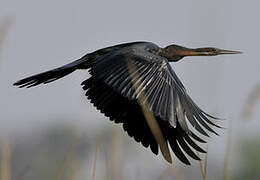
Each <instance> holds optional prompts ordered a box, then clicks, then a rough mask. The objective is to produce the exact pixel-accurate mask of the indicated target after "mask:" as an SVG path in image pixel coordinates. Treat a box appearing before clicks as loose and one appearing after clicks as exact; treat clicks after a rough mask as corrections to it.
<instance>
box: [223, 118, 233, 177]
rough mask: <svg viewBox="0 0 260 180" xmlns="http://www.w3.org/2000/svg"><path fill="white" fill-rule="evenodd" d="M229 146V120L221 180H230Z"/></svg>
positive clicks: (230, 122) (230, 141)
mask: <svg viewBox="0 0 260 180" xmlns="http://www.w3.org/2000/svg"><path fill="white" fill-rule="evenodd" d="M231 145H232V120H229V126H228V140H227V147H226V155H225V162H224V173H223V180H229V179H231V167H230V158H231Z"/></svg>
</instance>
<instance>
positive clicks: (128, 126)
mask: <svg viewBox="0 0 260 180" xmlns="http://www.w3.org/2000/svg"><path fill="white" fill-rule="evenodd" d="M203 49H204V50H203ZM234 53H239V52H237V51H227V50H220V49H216V48H198V49H189V48H185V47H181V46H177V45H171V46H168V47H166V48H160V47H158V46H157V45H155V44H153V43H149V42H133V43H126V44H120V45H116V46H112V47H108V48H104V49H100V50H97V51H95V52H93V53H90V54H87V55H85V56H84V57H82V58H80V59H79V60H76V61H74V62H72V63H70V64H67V65H64V66H62V67H60V68H57V69H54V70H51V71H47V72H44V73H41V74H37V75H34V76H31V77H28V78H25V79H22V80H20V81H17V82H16V83H14V85H15V86H19V87H33V86H36V85H39V84H46V83H50V82H52V81H55V80H57V79H59V78H62V77H64V76H66V75H68V74H70V73H72V72H73V71H75V70H77V69H89V73H90V74H91V77H90V78H89V79H87V80H85V81H83V82H82V86H83V89H84V90H85V91H86V96H87V97H88V99H90V102H91V103H92V104H93V105H94V106H95V107H96V108H97V109H99V110H100V111H101V113H103V114H104V115H105V116H107V117H109V119H110V120H112V121H114V122H115V123H123V128H124V130H125V131H127V133H128V135H129V136H130V137H133V138H134V139H135V140H136V141H137V142H141V143H142V145H143V146H144V147H148V146H149V147H150V149H151V151H152V152H153V153H154V154H158V152H159V150H158V142H157V141H156V138H155V137H154V134H153V133H152V131H151V129H150V127H149V126H148V124H147V122H146V119H145V116H144V113H143V111H142V106H148V109H149V110H150V111H151V113H152V114H153V116H154V117H155V119H156V122H157V123H158V125H159V127H160V129H161V132H162V135H163V137H164V139H165V141H166V143H169V145H170V147H171V149H172V150H173V152H174V154H175V155H176V156H177V157H178V158H179V159H180V160H181V161H182V162H183V163H185V164H190V162H189V160H188V159H187V157H186V156H185V154H184V152H185V153H186V154H187V155H189V156H190V157H192V158H193V159H196V160H199V157H198V156H197V155H196V153H194V151H193V150H192V148H193V149H194V150H196V151H199V152H205V151H204V150H203V149H201V148H200V147H199V146H198V145H197V144H196V143H195V142H194V140H196V141H199V142H202V143H204V142H205V141H204V140H202V139H201V138H199V137H198V136H197V135H195V134H194V133H193V132H192V131H191V130H190V128H189V125H188V124H191V125H192V126H193V127H194V129H196V130H197V131H198V132H199V133H201V134H202V135H205V136H209V135H208V133H207V132H206V130H208V131H210V132H212V133H215V134H217V133H216V132H215V131H214V130H213V129H212V126H215V127H220V126H218V125H216V124H215V123H213V122H212V121H211V120H210V119H211V118H214V117H213V116H211V115H209V114H207V113H205V112H204V111H202V110H201V109H200V108H199V107H198V106H197V105H196V104H195V103H194V102H193V101H192V99H191V98H190V97H189V95H188V94H187V92H186V90H185V88H184V86H183V84H182V83H181V81H180V80H179V78H178V77H177V75H176V74H175V72H174V71H173V69H172V68H171V66H170V64H169V61H178V60H180V59H182V58H183V57H185V56H195V55H207V56H213V55H218V54H234ZM130 67H132V69H129V68H130ZM141 96H143V98H141ZM205 129H206V130H205ZM169 161H170V160H169Z"/></svg>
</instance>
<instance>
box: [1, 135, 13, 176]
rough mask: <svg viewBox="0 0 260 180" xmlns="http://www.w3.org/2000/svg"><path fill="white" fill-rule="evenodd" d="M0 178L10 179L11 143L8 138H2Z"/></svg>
mask: <svg viewBox="0 0 260 180" xmlns="http://www.w3.org/2000/svg"><path fill="white" fill-rule="evenodd" d="M1 180H11V145H10V141H9V140H8V139H4V140H2V148H1Z"/></svg>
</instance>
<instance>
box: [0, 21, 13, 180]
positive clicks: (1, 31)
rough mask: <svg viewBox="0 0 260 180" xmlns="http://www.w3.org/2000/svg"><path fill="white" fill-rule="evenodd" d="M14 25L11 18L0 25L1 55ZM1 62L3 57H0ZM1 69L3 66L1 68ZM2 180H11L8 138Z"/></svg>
mask: <svg viewBox="0 0 260 180" xmlns="http://www.w3.org/2000/svg"><path fill="white" fill-rule="evenodd" d="M11 24H12V18H11V17H5V18H4V19H3V21H1V24H0V55H1V53H2V50H3V47H4V41H5V39H6V38H7V33H8V31H9V30H10V26H11ZM0 62H1V56H0ZM0 67H1V66H0ZM1 180H11V145H10V141H9V139H8V138H3V139H2V141H1Z"/></svg>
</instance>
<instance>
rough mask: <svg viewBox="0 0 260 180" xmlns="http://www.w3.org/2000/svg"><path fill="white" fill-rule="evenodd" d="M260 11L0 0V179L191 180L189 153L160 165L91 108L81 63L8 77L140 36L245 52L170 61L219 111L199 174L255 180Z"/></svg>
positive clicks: (259, 162) (247, 6)
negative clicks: (28, 83) (23, 85)
mask: <svg viewBox="0 0 260 180" xmlns="http://www.w3.org/2000/svg"><path fill="white" fill-rule="evenodd" d="M259 17H260V1H258V0H250V1H243V0H219V1H206V0H197V1H192V0H188V1H176V0H169V1H138V0H132V1H123V0H120V1H119V0H110V1H100V0H96V1H86V0H76V1H75V0H74V1H72V0H45V1H35V0H23V1H19V0H12V1H10V0H3V1H2V2H1V6H0V82H1V94H0V99H1V101H0V107H1V108H0V117H1V119H0V166H1V169H0V177H1V179H2V180H4V179H5V180H10V179H20V180H22V179H26V180H27V179H28V180H31V179H32V180H34V179H39V180H40V179H58V180H59V179H66V180H67V179H80V180H81V179H84V180H85V179H107V180H109V179H111V180H114V179H118V180H120V179H126V180H132V179H133V180H135V179H155V180H159V179H160V180H169V179H189V178H192V179H202V178H203V176H202V174H203V173H201V169H203V168H200V163H199V162H197V161H192V165H191V166H189V167H188V166H185V165H183V164H181V163H180V162H179V161H178V160H177V159H176V158H175V157H174V165H173V166H170V165H169V164H168V163H167V162H166V161H164V160H163V158H162V156H161V155H159V156H154V155H153V154H152V152H151V151H150V150H149V149H145V148H144V147H143V146H142V145H141V144H139V143H136V142H135V141H134V140H133V139H131V138H129V137H128V136H127V134H126V133H125V132H124V131H123V129H122V127H121V125H118V124H117V125H115V124H113V123H112V122H111V121H109V120H108V118H105V117H104V116H103V115H102V114H100V113H99V112H98V111H97V110H96V109H95V108H94V107H93V106H92V105H91V104H90V102H89V101H88V100H87V98H86V97H85V96H84V92H83V90H82V89H81V87H80V83H81V82H82V81H83V80H85V79H86V78H88V77H89V74H88V72H87V71H82V72H80V71H79V72H76V73H73V74H72V75H70V76H68V77H66V78H64V79H61V80H59V81H56V82H55V83H51V84H48V85H44V86H39V87H35V88H33V89H18V88H15V87H13V86H12V84H13V83H14V82H15V81H16V80H18V79H21V78H23V77H26V76H29V75H33V74H35V73H39V72H41V71H45V70H49V69H52V68H54V67H58V66H60V65H63V64H66V63H68V62H70V61H72V60H75V59H78V58H80V57H81V56H83V55H85V54H86V53H89V52H92V51H94V50H96V49H99V48H103V47H106V46H110V45H115V44H118V43H124V42H131V41H140V40H144V41H151V42H154V43H157V44H158V45H159V46H162V47H164V46H166V45H169V44H173V43H176V44H179V45H183V46H187V47H204V46H213V47H218V48H223V49H232V50H241V51H243V52H244V53H243V54H242V55H236V56H235V55H234V56H217V57H190V58H185V59H183V61H180V62H178V63H173V64H172V67H173V69H174V70H175V71H176V73H177V75H178V76H179V78H180V79H181V80H182V81H183V83H184V85H185V86H186V89H187V91H188V93H189V94H190V95H191V97H192V98H193V100H194V101H195V102H196V103H197V104H198V105H199V106H200V107H201V108H202V109H203V110H205V111H206V112H208V113H211V114H212V115H214V116H218V117H222V118H225V119H226V120H225V121H221V122H220V123H219V124H221V125H223V126H224V127H226V129H224V130H218V132H219V133H220V136H218V137H216V136H214V135H212V138H210V139H209V143H208V146H207V147H206V146H204V148H205V149H206V148H207V149H208V154H207V156H206V161H205V155H204V154H201V155H200V156H201V157H202V159H203V161H202V162H201V165H204V166H206V167H207V168H206V175H207V178H208V179H258V178H259V177H260V171H259V168H260V156H259V149H260V141H259V137H260V133H259V128H260V121H259V117H260V110H259V109H260V103H259V102H260V76H259V67H260V61H259V57H258V56H259V55H258V53H259V41H260V36H259V32H260V24H259V22H258V18H259ZM205 162H207V163H205ZM205 164H206V165H205ZM204 174H205V173H204ZM257 177H258V178H257ZM204 179H205V178H204Z"/></svg>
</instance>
